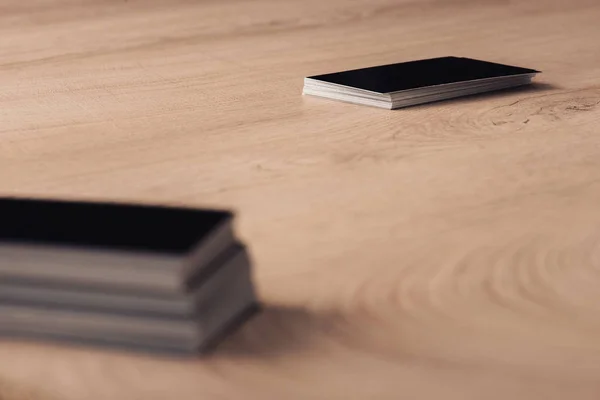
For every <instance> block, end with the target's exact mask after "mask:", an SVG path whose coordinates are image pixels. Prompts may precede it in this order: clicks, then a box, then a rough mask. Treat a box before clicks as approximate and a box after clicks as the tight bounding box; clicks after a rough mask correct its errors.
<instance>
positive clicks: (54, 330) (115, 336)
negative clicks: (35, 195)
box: [0, 198, 257, 353]
mask: <svg viewBox="0 0 600 400" xmlns="http://www.w3.org/2000/svg"><path fill="white" fill-rule="evenodd" d="M232 221H233V215H232V214H231V213H230V212H227V211H219V210H203V209H192V208H173V207H164V206H142V205H127V204H117V203H109V204H102V203H92V202H74V201H52V200H42V199H38V200H33V199H17V198H2V199H0V336H4V337H19V338H21V337H24V338H40V339H46V340H47V339H55V340H60V341H72V342H78V343H88V344H103V345H109V346H117V347H128V348H134V349H136V348H137V349H145V350H156V351H161V352H163V351H166V352H181V353H191V352H195V351H202V350H207V349H210V348H212V347H213V346H214V345H215V344H216V343H217V342H218V341H219V339H220V338H221V337H222V336H223V335H224V334H225V333H226V332H228V331H230V330H231V328H232V327H233V326H237V325H238V324H239V323H240V322H242V321H243V320H244V319H245V318H247V317H248V316H249V315H251V314H252V313H253V312H254V311H256V309H257V299H256V295H255V290H254V287H253V284H252V279H251V270H250V261H249V256H248V254H247V252H246V250H245V248H244V246H243V245H242V244H240V242H239V241H238V240H236V238H235V235H234V229H233V227H232Z"/></svg>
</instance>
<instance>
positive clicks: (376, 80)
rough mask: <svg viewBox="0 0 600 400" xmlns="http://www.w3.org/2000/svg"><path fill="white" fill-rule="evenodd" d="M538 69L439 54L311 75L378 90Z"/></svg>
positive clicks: (324, 80)
mask: <svg viewBox="0 0 600 400" xmlns="http://www.w3.org/2000/svg"><path fill="white" fill-rule="evenodd" d="M538 72H539V71H536V70H533V69H528V68H521V67H515V66H510V65H504V64H497V63H492V62H488V61H480V60H474V59H471V58H463V57H440V58H431V59H427V60H417V61H409V62H404V63H398V64H388V65H380V66H376V67H369V68H361V69H355V70H349V71H343V72H335V73H330V74H324V75H316V76H310V77H308V78H310V79H314V80H317V81H323V82H326V83H332V84H337V85H342V86H348V87H352V88H357V89H362V90H367V91H371V92H376V93H392V92H398V91H403V90H410V89H417V88H424V87H429V86H436V85H443V84H448V83H459V82H468V81H473V80H479V79H487V78H502V77H510V76H518V75H527V74H536V73H538Z"/></svg>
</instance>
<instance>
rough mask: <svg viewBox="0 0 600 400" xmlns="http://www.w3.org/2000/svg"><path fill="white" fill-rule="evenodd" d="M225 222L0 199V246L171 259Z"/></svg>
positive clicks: (216, 216) (153, 209)
mask: <svg viewBox="0 0 600 400" xmlns="http://www.w3.org/2000/svg"><path fill="white" fill-rule="evenodd" d="M231 217H232V215H231V213H230V212H228V211H219V210H204V209H192V208H189V209H187V208H175V207H163V206H147V205H131V204H117V203H92V202H75V201H58V200H43V199H38V200H35V199H19V198H0V242H17V243H32V244H52V245H67V246H76V247H80V246H83V247H100V248H112V249H122V250H134V251H135V250H140V251H151V252H161V253H175V254H177V253H185V252H187V251H189V250H190V249H191V248H192V247H194V245H196V244H197V243H198V242H199V241H200V240H202V239H203V238H204V237H206V236H207V235H208V234H210V233H212V232H213V231H214V230H215V229H217V228H218V227H220V226H222V225H223V224H228V223H230V220H231Z"/></svg>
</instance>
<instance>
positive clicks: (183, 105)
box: [0, 0, 600, 400]
mask: <svg viewBox="0 0 600 400" xmlns="http://www.w3.org/2000/svg"><path fill="white" fill-rule="evenodd" d="M599 19H600V4H598V1H597V0H571V1H568V2H564V1H559V0H546V1H542V0H540V1H528V2H517V1H508V0H421V1H418V0H398V1H394V0H352V1H342V0H333V1H318V0H306V1H278V0H277V1H276V0H252V1H250V0H234V1H227V2H222V1H192V0H144V1H142V0H137V1H135V0H130V1H116V0H29V1H16V0H3V1H2V2H0V87H1V88H2V90H0V193H1V194H4V195H8V194H11V195H36V196H57V197H65V198H86V199H110V200H123V201H139V202H148V203H165V204H195V205H203V206H204V205H206V206H219V207H231V208H233V209H235V210H236V211H237V212H238V216H239V221H238V227H237V228H238V231H239V233H240V234H241V236H242V237H243V238H244V240H245V241H246V242H247V243H248V245H249V246H250V248H251V251H252V254H253V258H254V262H255V280H256V283H257V285H258V288H259V291H260V294H261V298H262V299H263V301H264V303H265V306H266V310H265V312H264V313H262V314H261V315H260V316H258V317H257V318H255V319H254V320H253V321H252V322H250V323H249V324H247V325H246V326H245V327H244V328H243V329H241V330H240V331H239V332H237V333H236V334H235V335H233V336H232V337H230V338H229V340H227V341H226V342H225V343H224V344H223V346H221V347H220V348H219V350H218V351H216V352H215V353H214V354H213V355H212V356H211V357H209V358H207V359H204V360H175V359H164V358H152V357H149V356H141V355H133V354H121V353H111V352H106V351H100V350H93V351H92V350H89V349H83V348H70V347H65V346H58V345H49V344H35V343H16V342H8V341H1V342H0V399H2V400H24V399H36V400H50V399H78V400H79V399H107V400H120V399H123V400H125V399H127V400H133V399H144V400H150V399H164V398H172V399H182V400H185V399H240V398H244V399H271V398H272V399H371V398H372V399H398V398H410V399H439V398H445V399H482V398H485V399H489V400H494V399H527V400H535V399H544V400H551V399H566V398H568V399H598V397H599V395H600V339H599V338H600V290H598V288H599V287H600V206H599V204H600V128H599V126H600V28H599V27H598V20H599ZM444 55H459V56H467V57H473V58H480V59H486V60H490V61H496V62H504V63H508V64H515V65H519V66H524V67H530V68H536V69H541V70H542V71H544V72H543V74H542V75H541V76H540V77H539V79H538V82H539V84H537V85H534V86H532V87H531V88H528V89H522V90H510V91H505V92H503V93H498V94H494V95H481V96H475V97H470V98H464V99H460V100H455V101H448V102H442V103H438V104H430V105H425V106H419V107H413V108H409V109H404V110H398V111H393V112H390V111H387V110H380V109H374V108H368V107H361V106H355V105H349V104H343V103H337V102H333V101H328V100H323V99H318V98H310V97H302V96H301V87H302V78H303V77H304V76H308V75H312V74H317V73H325V72H331V71H336V70H343V69H349V68H357V67H362V66H368V65H376V64H382V63H391V62H399V61H405V60H411V59H420V58H427V57H435V56H444ZM0 223H1V222H0Z"/></svg>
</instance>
